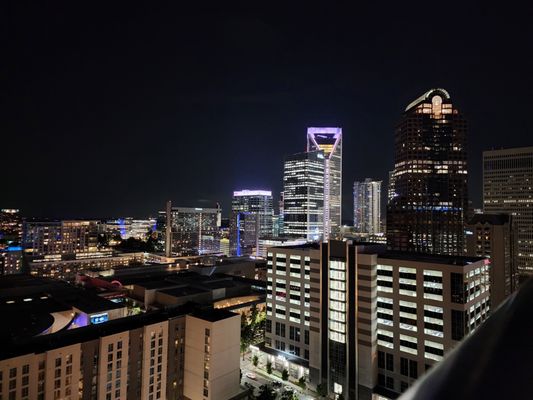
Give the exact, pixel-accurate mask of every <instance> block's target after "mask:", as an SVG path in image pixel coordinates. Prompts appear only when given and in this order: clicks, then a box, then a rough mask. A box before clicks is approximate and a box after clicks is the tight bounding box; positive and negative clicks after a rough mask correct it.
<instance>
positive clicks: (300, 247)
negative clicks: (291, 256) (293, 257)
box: [271, 242, 320, 250]
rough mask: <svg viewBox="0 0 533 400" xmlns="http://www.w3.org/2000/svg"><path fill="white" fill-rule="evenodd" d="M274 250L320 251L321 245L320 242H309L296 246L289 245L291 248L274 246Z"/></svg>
mask: <svg viewBox="0 0 533 400" xmlns="http://www.w3.org/2000/svg"><path fill="white" fill-rule="evenodd" d="M271 248H272V249H280V250H285V249H289V250H305V249H310V250H319V249H320V243H318V242H309V243H304V244H295V245H289V246H273V247H271Z"/></svg>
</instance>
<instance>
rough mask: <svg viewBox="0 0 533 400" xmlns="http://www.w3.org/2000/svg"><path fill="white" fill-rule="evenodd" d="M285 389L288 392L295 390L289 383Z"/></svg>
mask: <svg viewBox="0 0 533 400" xmlns="http://www.w3.org/2000/svg"><path fill="white" fill-rule="evenodd" d="M284 389H285V391H286V392H294V389H293V388H291V387H290V386H289V385H287V386H285V387H284Z"/></svg>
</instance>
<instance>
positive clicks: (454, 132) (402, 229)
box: [387, 89, 468, 255]
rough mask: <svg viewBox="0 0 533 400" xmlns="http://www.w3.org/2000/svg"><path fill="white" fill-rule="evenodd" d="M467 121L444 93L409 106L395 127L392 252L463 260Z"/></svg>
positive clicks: (389, 226) (389, 233)
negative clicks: (407, 252)
mask: <svg viewBox="0 0 533 400" xmlns="http://www.w3.org/2000/svg"><path fill="white" fill-rule="evenodd" d="M466 134H467V128H466V121H465V119H464V118H463V116H462V115H461V114H460V113H459V110H458V109H457V108H456V107H454V105H453V104H452V101H451V98H450V95H449V94H448V92H447V91H445V90H444V89H432V90H430V91H428V92H427V93H425V94H423V95H422V96H421V97H419V98H418V99H416V100H415V101H413V102H412V103H411V104H409V105H408V106H407V108H406V109H405V112H404V114H403V117H402V119H401V121H400V123H399V124H398V126H397V128H396V134H395V159H394V162H395V164H394V170H393V172H392V176H391V179H392V181H393V182H394V197H392V198H391V199H390V200H389V204H388V206H387V244H388V247H389V248H390V249H392V250H401V251H412V252H421V253H429V254H447V255H462V254H464V252H465V240H464V224H465V222H466V220H467V210H468V193H467V158H466Z"/></svg>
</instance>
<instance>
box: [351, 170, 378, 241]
mask: <svg viewBox="0 0 533 400" xmlns="http://www.w3.org/2000/svg"><path fill="white" fill-rule="evenodd" d="M353 220H354V222H353V224H354V228H355V231H356V232H359V233H370V234H376V233H381V181H373V180H372V179H370V178H367V179H365V181H364V182H354V184H353Z"/></svg>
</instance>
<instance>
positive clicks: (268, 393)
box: [257, 385, 276, 400]
mask: <svg viewBox="0 0 533 400" xmlns="http://www.w3.org/2000/svg"><path fill="white" fill-rule="evenodd" d="M257 400H276V391H275V390H274V389H273V388H272V386H270V385H261V386H260V387H259V396H257Z"/></svg>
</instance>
